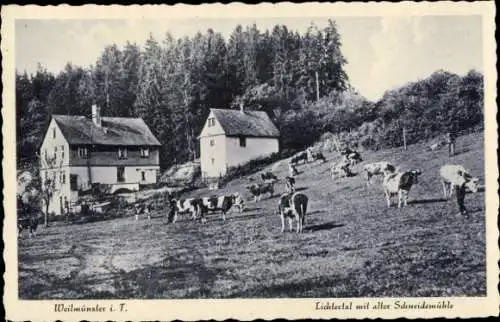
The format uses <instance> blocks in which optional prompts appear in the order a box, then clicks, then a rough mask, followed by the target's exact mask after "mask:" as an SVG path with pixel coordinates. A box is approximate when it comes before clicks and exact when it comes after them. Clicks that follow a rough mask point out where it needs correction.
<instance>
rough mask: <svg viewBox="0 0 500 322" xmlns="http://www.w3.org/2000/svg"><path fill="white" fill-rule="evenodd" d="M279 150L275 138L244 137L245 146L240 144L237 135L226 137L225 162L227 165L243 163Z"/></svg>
mask: <svg viewBox="0 0 500 322" xmlns="http://www.w3.org/2000/svg"><path fill="white" fill-rule="evenodd" d="M274 152H279V142H278V139H277V138H252V137H246V147H241V146H240V140H239V138H237V137H227V138H226V153H227V164H228V166H229V167H232V166H237V165H240V164H244V163H246V162H248V161H250V160H253V159H256V158H258V157H264V156H268V155H270V154H272V153H274Z"/></svg>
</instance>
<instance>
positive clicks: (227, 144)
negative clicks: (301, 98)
mask: <svg viewBox="0 0 500 322" xmlns="http://www.w3.org/2000/svg"><path fill="white" fill-rule="evenodd" d="M279 135H280V133H279V130H278V129H277V128H276V126H275V125H274V123H273V122H272V121H271V119H270V118H269V116H268V115H267V114H266V113H265V112H262V111H245V110H244V109H243V107H241V108H240V110H224V109H210V113H209V115H208V117H207V121H206V122H205V125H204V126H203V129H202V131H201V134H200V136H199V137H198V138H199V140H200V165H201V172H202V176H203V177H204V178H215V177H219V176H222V175H224V174H225V173H226V172H227V169H228V168H229V167H233V166H237V165H242V164H244V163H247V162H248V161H250V160H253V159H257V158H259V157H265V156H269V155H270V154H272V153H274V152H278V151H279Z"/></svg>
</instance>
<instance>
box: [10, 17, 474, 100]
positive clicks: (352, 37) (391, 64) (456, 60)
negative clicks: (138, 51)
mask: <svg viewBox="0 0 500 322" xmlns="http://www.w3.org/2000/svg"><path fill="white" fill-rule="evenodd" d="M329 18H331V19H334V20H335V21H336V22H337V25H338V31H339V34H340V36H341V43H342V47H341V51H342V53H343V55H344V57H345V58H346V59H347V61H348V64H347V65H346V66H345V69H346V72H347V75H348V76H349V80H350V84H351V85H352V86H353V87H354V88H356V89H357V90H358V92H359V93H361V94H362V95H363V96H365V97H366V98H367V99H370V100H373V101H375V100H378V99H379V98H381V97H382V95H383V93H384V92H385V91H386V90H389V89H392V88H394V87H399V86H402V85H404V84H406V83H407V82H411V81H416V80H418V79H422V78H425V77H427V76H429V75H430V74H431V73H432V72H434V71H436V70H438V69H444V70H447V71H450V72H453V73H457V74H459V75H463V74H465V73H467V72H468V71H469V70H470V69H476V70H478V71H480V72H483V52H482V50H483V46H482V21H481V17H480V16H473V15H470V16H414V17H412V16H407V17H402V16H397V17H395V16H387V17H345V16H344V17H335V16H329V17H319V18H311V17H307V18H289V17H286V18H256V19H248V18H245V19H213V18H194V19H193V18H191V19H175V20H174V19H168V20H167V19H162V20H159V19H135V20H125V19H121V20H110V19H102V20H89V19H86V20H76V19H66V20H55V19H51V20H48V19H46V20H16V25H15V60H16V62H15V66H16V69H17V71H18V72H21V73H22V72H23V71H27V72H28V73H34V72H35V71H36V69H37V65H38V63H40V64H41V65H42V66H43V67H45V68H46V69H47V70H48V71H50V72H53V73H56V74H57V73H59V72H60V71H61V70H62V69H63V68H64V66H65V65H66V63H67V62H71V63H73V64H75V65H78V66H84V67H87V66H90V65H93V64H95V62H96V60H97V58H98V57H99V55H100V54H101V52H102V50H103V49H104V47H105V46H107V45H110V44H113V43H115V44H117V45H118V46H123V45H124V44H125V43H126V42H127V41H130V42H132V43H134V42H135V43H137V44H138V45H141V46H142V45H143V44H144V43H145V40H146V39H147V37H148V36H149V34H150V33H151V34H152V35H153V37H154V38H156V39H157V40H162V39H163V38H164V35H165V33H166V32H167V31H169V32H171V33H172V34H173V35H174V36H175V37H183V36H192V35H194V34H195V33H196V32H197V31H202V32H204V31H206V30H207V29H208V28H212V29H213V30H215V31H216V32H220V33H222V35H223V36H224V37H225V38H226V39H227V38H228V36H229V34H230V33H231V31H232V30H233V29H234V28H235V27H236V25H238V24H241V25H243V26H245V25H250V24H253V23H255V24H256V25H257V27H258V28H259V29H260V30H261V31H265V30H266V29H269V30H271V29H272V27H273V26H274V25H276V24H284V25H286V26H287V27H288V28H289V29H292V30H295V31H299V32H301V33H304V32H305V31H306V29H307V27H308V26H309V24H310V23H311V22H314V23H315V24H316V25H318V27H320V28H321V27H324V26H326V23H327V20H328V19H329Z"/></svg>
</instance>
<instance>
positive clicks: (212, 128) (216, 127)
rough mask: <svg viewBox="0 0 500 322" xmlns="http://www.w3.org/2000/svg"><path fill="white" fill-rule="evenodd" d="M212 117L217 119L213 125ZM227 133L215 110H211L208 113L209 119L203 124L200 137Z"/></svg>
mask: <svg viewBox="0 0 500 322" xmlns="http://www.w3.org/2000/svg"><path fill="white" fill-rule="evenodd" d="M211 119H213V120H214V121H215V124H213V125H212V124H210V120H211ZM225 134H226V132H224V129H223V128H222V126H221V124H220V121H219V120H218V119H217V117H216V116H215V114H214V112H213V111H212V110H211V111H210V114H208V117H207V120H206V121H205V125H204V126H203V129H202V130H201V133H200V136H199V137H206V136H215V135H225Z"/></svg>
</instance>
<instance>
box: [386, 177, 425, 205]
mask: <svg viewBox="0 0 500 322" xmlns="http://www.w3.org/2000/svg"><path fill="white" fill-rule="evenodd" d="M421 174H422V172H421V171H420V170H410V171H403V172H387V173H386V174H385V177H384V183H383V186H384V193H385V197H386V200H387V207H390V206H391V198H392V197H393V196H396V195H397V196H398V208H401V207H402V206H403V205H404V206H407V205H408V194H409V193H410V189H411V187H412V186H413V185H414V184H417V183H418V176H419V175H421Z"/></svg>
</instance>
